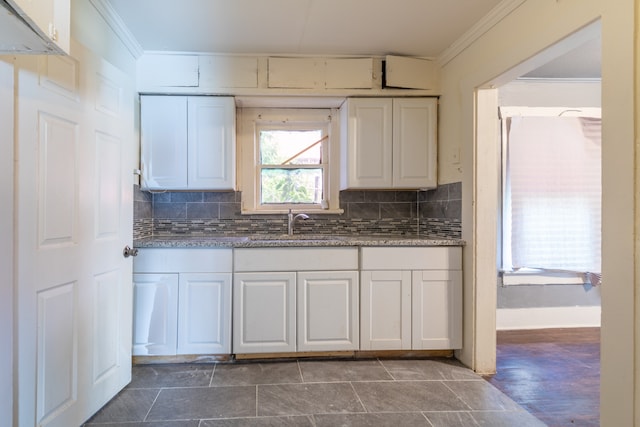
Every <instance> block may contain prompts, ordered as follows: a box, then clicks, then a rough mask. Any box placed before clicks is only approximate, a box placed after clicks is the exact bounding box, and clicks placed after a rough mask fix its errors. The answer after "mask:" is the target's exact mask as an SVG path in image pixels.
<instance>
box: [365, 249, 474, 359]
mask: <svg viewBox="0 0 640 427" xmlns="http://www.w3.org/2000/svg"><path fill="white" fill-rule="evenodd" d="M361 257H362V272H361V288H362V293H361V312H362V315H361V319H360V326H361V331H360V332H361V334H360V348H361V349H362V350H409V349H411V350H443V349H457V348H460V347H461V346H462V271H461V269H462V250H461V248H460V247H428V248H388V247H387V248H383V247H371V248H362V254H361Z"/></svg>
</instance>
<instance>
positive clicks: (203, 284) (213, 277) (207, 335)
mask: <svg viewBox="0 0 640 427" xmlns="http://www.w3.org/2000/svg"><path fill="white" fill-rule="evenodd" d="M178 301H179V302H178V348H177V353H178V354H228V353H231V273H180V287H179V300H178Z"/></svg>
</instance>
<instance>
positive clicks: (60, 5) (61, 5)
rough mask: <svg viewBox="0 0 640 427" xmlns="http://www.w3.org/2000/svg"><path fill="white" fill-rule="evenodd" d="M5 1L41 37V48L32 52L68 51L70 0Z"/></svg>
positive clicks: (69, 41)
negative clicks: (42, 42)
mask: <svg viewBox="0 0 640 427" xmlns="http://www.w3.org/2000/svg"><path fill="white" fill-rule="evenodd" d="M7 3H8V4H9V5H10V6H11V7H12V8H13V9H15V11H16V12H17V13H18V14H19V15H20V17H21V18H22V19H24V20H25V21H26V22H27V23H28V24H29V26H30V27H31V28H32V29H33V30H34V31H35V32H36V33H37V34H38V35H39V36H40V37H41V38H42V39H43V41H44V44H43V48H42V50H41V49H40V48H35V50H34V51H33V52H32V53H67V54H68V53H69V51H70V45H71V1H70V0H7ZM0 32H1V31H0Z"/></svg>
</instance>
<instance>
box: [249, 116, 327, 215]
mask: <svg viewBox="0 0 640 427" xmlns="http://www.w3.org/2000/svg"><path fill="white" fill-rule="evenodd" d="M333 116H334V115H333V114H332V110H331V109H277V108H268V109H253V108H250V109H243V110H242V112H241V117H242V119H241V121H242V123H241V137H240V139H241V144H242V150H243V155H242V158H243V164H242V167H243V177H244V179H243V185H242V199H243V200H242V210H243V212H244V213H279V212H287V211H288V210H289V209H293V210H294V211H303V210H304V211H314V210H315V211H320V210H321V211H330V210H332V209H333V210H335V209H336V208H337V203H338V200H337V197H338V196H337V194H338V191H337V187H336V185H337V179H333V176H332V169H337V162H336V165H333V164H332V163H333V162H332V161H331V158H332V154H333V155H334V156H335V154H336V152H337V148H338V147H334V146H333V145H332V144H337V142H334V141H333V140H332V122H333ZM332 166H333V168H332ZM334 174H335V171H334Z"/></svg>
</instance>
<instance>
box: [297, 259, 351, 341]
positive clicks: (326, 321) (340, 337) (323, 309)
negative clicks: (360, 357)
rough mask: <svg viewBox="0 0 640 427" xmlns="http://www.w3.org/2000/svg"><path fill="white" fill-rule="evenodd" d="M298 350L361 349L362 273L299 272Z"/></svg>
mask: <svg viewBox="0 0 640 427" xmlns="http://www.w3.org/2000/svg"><path fill="white" fill-rule="evenodd" d="M297 286H298V323H297V326H298V351H337V350H357V349H358V348H359V344H360V343H359V314H358V272H357V271H323V272H299V273H298V285H297Z"/></svg>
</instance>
